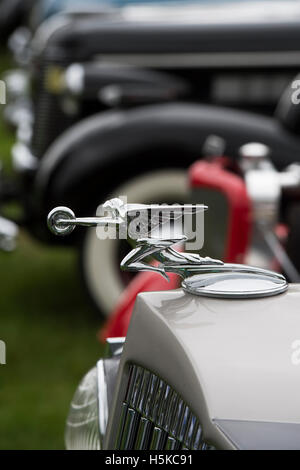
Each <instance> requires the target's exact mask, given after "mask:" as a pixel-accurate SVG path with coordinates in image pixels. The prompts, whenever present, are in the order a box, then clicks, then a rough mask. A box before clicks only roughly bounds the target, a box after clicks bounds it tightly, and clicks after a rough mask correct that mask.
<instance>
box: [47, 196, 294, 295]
mask: <svg viewBox="0 0 300 470" xmlns="http://www.w3.org/2000/svg"><path fill="white" fill-rule="evenodd" d="M206 209H207V206H205V205H200V204H185V205H179V204H174V205H167V204H149V205H147V204H126V203H124V202H123V201H122V200H121V199H118V198H114V199H111V200H109V201H107V202H105V203H104V204H103V205H101V206H100V207H99V213H100V215H98V216H96V217H84V218H76V216H75V214H74V212H73V211H72V210H71V209H69V208H67V207H57V208H55V209H53V210H52V211H51V212H50V213H49V215H48V227H49V229H50V230H51V231H52V232H53V233H54V234H56V235H68V234H70V233H71V232H72V231H73V230H74V228H75V227H76V226H77V225H82V226H86V227H93V226H95V227H101V226H102V227H108V226H115V227H117V228H118V229H119V230H121V228H122V229H124V227H125V229H126V233H127V238H128V239H129V240H131V241H134V243H135V247H134V248H133V249H132V250H131V251H130V252H129V253H128V255H126V256H125V258H124V259H123V260H122V261H121V269H122V270H127V271H153V272H156V273H158V274H161V275H162V276H163V277H164V278H166V279H168V273H176V274H178V275H180V276H181V277H182V278H183V281H182V288H183V289H184V290H185V291H187V292H189V293H192V294H195V295H202V296H208V297H221V298H251V297H265V296H270V295H275V294H279V293H282V292H284V291H285V290H286V289H287V287H288V284H287V281H286V279H285V278H284V276H283V275H282V274H279V273H275V272H273V271H269V270H266V269H261V268H257V267H253V266H246V265H242V264H231V263H223V261H220V260H217V259H213V258H209V257H202V256H200V255H199V254H197V253H186V252H184V251H181V249H176V246H177V245H180V248H181V247H182V245H183V244H184V242H186V241H187V240H188V237H187V236H186V234H185V233H184V231H183V229H182V224H180V223H179V224H178V222H180V221H182V219H183V218H184V217H187V216H194V215H196V214H198V213H201V212H204V211H205V210H206ZM178 227H179V228H178Z"/></svg>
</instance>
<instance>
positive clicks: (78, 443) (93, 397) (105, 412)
mask: <svg viewBox="0 0 300 470" xmlns="http://www.w3.org/2000/svg"><path fill="white" fill-rule="evenodd" d="M115 340H116V341H111V343H112V344H113V345H118V348H117V349H114V350H113V352H112V353H111V354H110V357H106V358H105V359H100V360H99V361H98V362H97V365H96V367H94V368H93V369H92V370H91V371H89V372H88V374H87V375H86V376H85V377H84V378H83V380H82V381H81V383H80V384H79V387H78V388H77V390H76V392H75V395H74V398H73V400H72V402H71V406H70V411H69V415H68V419H67V423H66V432H65V441H66V448H67V449H70V450H76V449H78V450H93V449H95V450H96V449H102V448H103V442H104V437H105V434H106V428H107V422H108V418H109V410H110V407H111V399H112V396H113V395H114V392H115V382H116V377H117V372H118V368H119V363H120V355H121V352H122V347H123V344H124V338H115Z"/></svg>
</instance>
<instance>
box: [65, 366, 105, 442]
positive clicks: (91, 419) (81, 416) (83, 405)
mask: <svg viewBox="0 0 300 470" xmlns="http://www.w3.org/2000/svg"><path fill="white" fill-rule="evenodd" d="M97 382H98V373H97V367H94V368H93V369H91V370H90V371H89V372H88V373H87V374H86V375H85V376H84V378H83V379H82V381H81V382H80V384H79V387H78V388H77V390H76V392H75V395H74V397H73V400H72V402H71V407H70V411H69V415H68V418H67V423H66V433H65V441H66V447H67V449H70V450H71V449H72V450H75V449H91V450H97V449H101V447H102V443H101V438H100V432H99V413H98V383H97Z"/></svg>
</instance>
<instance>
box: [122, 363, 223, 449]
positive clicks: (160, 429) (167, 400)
mask: <svg viewBox="0 0 300 470" xmlns="http://www.w3.org/2000/svg"><path fill="white" fill-rule="evenodd" d="M117 434H118V436H117V439H116V444H115V447H116V449H120V450H132V449H136V450H148V449H149V450H164V449H166V450H179V449H188V450H212V449H214V447H212V446H210V445H209V444H208V443H207V442H205V441H204V440H203V433H202V427H201V425H200V423H199V421H198V419H197V417H196V416H195V415H194V414H193V412H192V410H191V409H190V408H189V406H188V405H187V404H186V403H185V402H184V401H183V399H182V398H181V397H180V396H179V395H178V393H176V391H175V390H173V389H172V387H170V385H168V384H167V383H166V382H165V381H164V380H162V379H161V378H160V377H158V376H157V375H155V374H153V373H152V372H150V371H149V370H147V369H144V368H143V367H140V366H135V365H133V366H130V371H129V380H128V384H127V391H126V394H125V398H124V401H123V404H122V412H121V416H120V422H119V430H118V433H117Z"/></svg>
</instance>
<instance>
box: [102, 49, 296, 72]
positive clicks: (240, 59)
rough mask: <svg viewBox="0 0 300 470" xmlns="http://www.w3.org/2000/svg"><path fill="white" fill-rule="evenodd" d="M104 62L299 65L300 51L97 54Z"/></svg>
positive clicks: (190, 65) (186, 65) (166, 65)
mask: <svg viewBox="0 0 300 470" xmlns="http://www.w3.org/2000/svg"><path fill="white" fill-rule="evenodd" d="M95 59H96V60H100V61H101V62H102V61H103V62H110V63H118V64H127V65H136V66H143V67H155V68H160V67H161V68H164V69H166V68H173V67H183V68H195V67H198V68H205V67H210V68H214V69H217V68H226V67H228V68H239V67H246V68H250V67H264V68H266V67H280V68H285V67H287V66H292V67H298V66H299V65H300V52H299V51H282V52H281V51H280V52H276V51H270V52H242V53H241V52H220V53H218V52H212V53H208V52H199V53H187V54H185V53H167V54H134V53H133V54H101V55H97V56H96V57H95Z"/></svg>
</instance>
